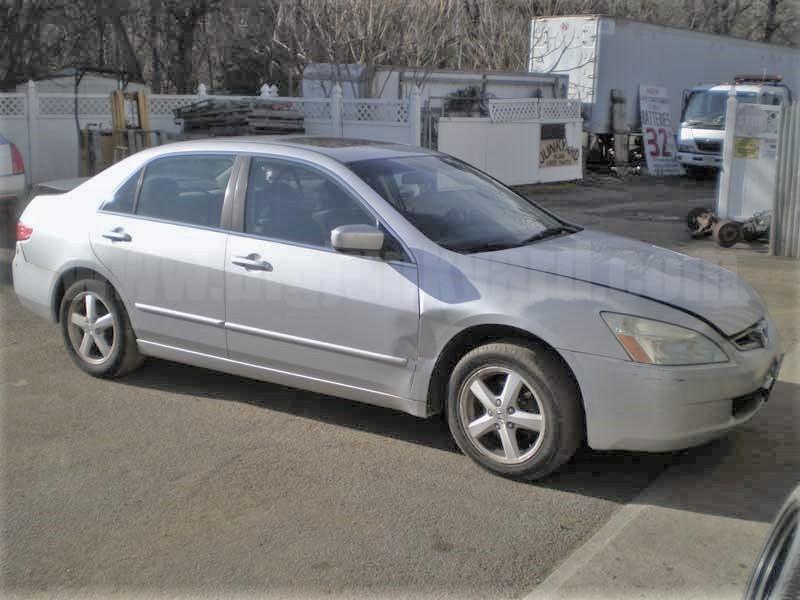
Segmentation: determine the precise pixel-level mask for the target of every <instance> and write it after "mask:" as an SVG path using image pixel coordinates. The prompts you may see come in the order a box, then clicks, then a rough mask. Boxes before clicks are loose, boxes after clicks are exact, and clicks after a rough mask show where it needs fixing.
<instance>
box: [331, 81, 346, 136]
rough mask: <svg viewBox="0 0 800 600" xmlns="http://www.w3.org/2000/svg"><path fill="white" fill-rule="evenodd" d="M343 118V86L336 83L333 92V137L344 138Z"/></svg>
mask: <svg viewBox="0 0 800 600" xmlns="http://www.w3.org/2000/svg"><path fill="white" fill-rule="evenodd" d="M342 118H343V115H342V86H340V85H339V84H338V83H336V85H334V86H333V91H332V92H331V135H332V136H333V137H343V136H344V124H343V123H342Z"/></svg>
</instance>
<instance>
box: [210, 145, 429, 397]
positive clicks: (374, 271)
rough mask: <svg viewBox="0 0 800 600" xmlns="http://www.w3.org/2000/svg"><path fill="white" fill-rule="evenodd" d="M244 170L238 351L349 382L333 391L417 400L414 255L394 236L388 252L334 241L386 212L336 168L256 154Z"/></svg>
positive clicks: (229, 266)
mask: <svg viewBox="0 0 800 600" xmlns="http://www.w3.org/2000/svg"><path fill="white" fill-rule="evenodd" d="M239 177H240V186H239V188H238V189H237V193H236V204H235V207H234V229H239V231H234V232H232V233H231V236H230V240H229V242H228V251H227V260H226V264H225V269H226V275H225V293H226V312H227V317H226V328H227V331H228V351H229V356H230V358H231V359H233V360H239V361H243V362H247V363H251V364H256V365H260V366H264V367H267V368H271V369H275V370H280V371H283V372H288V373H291V374H297V375H300V376H301V377H302V378H305V379H306V381H309V380H315V382H316V383H317V384H318V383H319V382H320V381H321V382H333V383H336V384H339V387H338V388H337V387H333V388H330V389H329V390H327V391H329V393H333V394H338V395H343V396H347V397H353V398H359V393H361V392H363V391H364V390H369V391H375V392H380V393H383V394H389V395H392V396H397V397H401V398H407V397H408V396H409V393H410V386H411V378H412V376H413V373H414V366H415V360H416V355H417V342H418V328H419V293H418V287H417V268H416V265H415V264H413V262H412V260H411V258H410V256H409V255H408V253H407V252H406V251H405V250H403V249H402V247H401V246H400V244H399V242H397V240H396V239H395V238H393V237H391V236H390V237H389V238H388V242H387V249H388V250H387V252H388V254H384V257H383V258H381V257H378V256H375V257H368V256H354V255H349V254H343V253H340V252H337V251H335V250H333V249H332V248H331V245H330V231H331V230H332V229H333V228H335V227H337V226H339V225H351V224H362V223H368V224H372V225H376V224H377V222H378V219H377V217H376V215H375V214H373V213H372V212H371V210H370V209H369V208H368V207H367V206H366V205H365V203H363V202H362V201H361V200H360V199H359V198H357V197H356V196H355V194H354V193H352V192H350V191H349V190H348V189H346V188H345V186H344V185H343V184H342V182H341V181H340V180H336V179H335V178H334V177H333V176H332V174H330V173H327V172H323V171H322V170H320V169H318V168H316V167H312V166H309V165H306V164H301V163H295V162H292V161H288V160H286V159H277V158H272V157H256V156H254V157H252V158H250V159H249V164H248V165H244V164H243V166H242V170H241V172H240V176H239ZM237 215H238V216H237ZM387 235H389V234H388V233H387ZM297 384H298V385H300V387H302V386H303V385H302V381H298V382H297ZM312 388H313V389H319V385H316V386H312ZM348 390H349V391H348Z"/></svg>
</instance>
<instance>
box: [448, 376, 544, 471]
mask: <svg viewBox="0 0 800 600" xmlns="http://www.w3.org/2000/svg"><path fill="white" fill-rule="evenodd" d="M458 403H459V404H458V409H459V417H460V419H461V425H462V426H463V429H464V432H465V433H466V434H467V438H468V439H469V441H470V442H471V443H472V444H473V445H474V446H475V448H476V449H477V450H478V451H479V452H480V453H481V454H483V455H485V456H486V457H488V458H490V459H492V460H493V461H496V462H499V463H502V464H508V465H514V464H519V463H522V462H525V461H526V460H528V459H529V458H530V457H531V456H533V455H534V454H536V452H537V451H538V450H539V448H540V447H541V445H542V441H543V440H544V431H545V414H544V410H543V408H542V403H541V402H540V400H539V399H538V397H537V396H536V393H535V392H534V390H533V386H531V384H530V383H529V382H528V381H527V380H526V379H525V377H524V376H523V375H521V374H520V373H518V372H517V371H515V370H513V369H509V368H507V367H503V366H499V365H498V366H486V367H483V368H480V369H478V370H477V371H475V372H474V373H472V374H471V375H470V376H469V377H468V378H467V379H466V380H465V381H464V384H463V385H462V386H461V391H460V393H459V399H458Z"/></svg>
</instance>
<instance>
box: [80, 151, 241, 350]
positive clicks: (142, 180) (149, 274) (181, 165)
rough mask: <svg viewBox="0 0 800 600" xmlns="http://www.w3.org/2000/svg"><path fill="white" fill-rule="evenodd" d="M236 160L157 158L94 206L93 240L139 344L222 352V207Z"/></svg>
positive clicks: (221, 156)
mask: <svg viewBox="0 0 800 600" xmlns="http://www.w3.org/2000/svg"><path fill="white" fill-rule="evenodd" d="M235 163H236V157H235V155H232V154H197V153H194V154H181V155H175V156H167V157H163V158H159V159H156V160H154V161H152V162H150V163H148V164H147V165H146V166H145V167H144V168H143V170H142V171H140V172H139V173H137V174H136V175H134V176H133V177H131V178H130V179H129V180H128V181H127V182H126V183H125V184H123V185H122V186H121V187H120V188H119V190H118V191H117V192H116V194H115V195H114V197H113V198H112V199H111V200H110V201H109V202H106V203H105V204H104V205H103V207H102V208H101V210H100V211H99V213H98V215H97V219H96V220H95V224H94V227H93V229H92V231H91V243H92V247H93V249H94V252H95V254H96V255H97V257H98V259H99V260H100V261H101V262H102V263H103V264H104V265H105V266H106V267H107V268H108V269H109V270H110V271H111V273H112V274H113V276H114V278H115V279H116V282H117V284H118V285H119V287H120V290H119V291H120V293H121V294H122V295H123V297H124V299H125V300H126V301H127V306H128V309H129V311H130V312H131V319H132V321H133V323H134V326H135V328H136V333H137V337H138V338H139V339H140V341H143V343H145V344H151V345H152V344H155V345H160V346H166V347H175V348H181V349H185V350H191V351H195V352H202V353H208V354H213V355H217V356H225V355H226V354H227V347H226V338H225V330H224V327H223V325H224V320H225V293H224V287H225V245H226V243H227V232H226V231H225V230H224V229H223V224H222V213H223V206H224V204H225V202H226V196H228V195H229V192H228V188H229V181H230V180H231V173H232V172H234V171H235V169H234V166H235Z"/></svg>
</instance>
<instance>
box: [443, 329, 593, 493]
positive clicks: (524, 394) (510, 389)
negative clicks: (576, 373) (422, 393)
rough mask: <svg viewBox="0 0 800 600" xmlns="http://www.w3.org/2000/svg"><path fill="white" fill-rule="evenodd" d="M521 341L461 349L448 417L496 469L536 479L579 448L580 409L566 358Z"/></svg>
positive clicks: (459, 438)
mask: <svg viewBox="0 0 800 600" xmlns="http://www.w3.org/2000/svg"><path fill="white" fill-rule="evenodd" d="M523 344H524V342H521V343H514V342H512V341H510V342H507V343H492V344H486V345H485V346H480V347H478V348H476V349H474V350H472V351H471V352H469V353H467V354H466V355H464V357H463V358H462V359H461V360H460V361H459V362H458V364H457V365H456V367H455V368H454V369H453V372H452V374H451V376H450V382H449V386H448V399H447V417H448V424H449V426H450V432H451V433H452V435H453V438H454V439H455V442H456V444H458V447H459V448H461V450H462V452H464V454H466V455H467V456H469V457H470V458H472V459H473V460H474V461H475V462H477V463H478V464H479V465H481V466H482V467H483V468H485V469H487V470H489V471H491V472H493V473H496V474H498V475H502V476H504V477H511V478H516V479H526V480H532V479H539V478H542V477H544V476H546V475H549V474H550V473H552V472H553V471H555V470H556V469H558V468H559V467H561V466H562V465H563V464H564V463H566V462H567V461H568V460H569V459H570V458H571V457H572V455H573V454H574V453H575V451H576V450H577V449H578V446H579V445H580V442H581V440H582V438H583V410H582V406H581V396H580V390H579V389H578V385H577V383H576V382H575V379H574V378H573V376H572V373H571V372H570V371H569V369H568V368H567V366H566V365H565V364H564V363H563V362H562V361H561V359H560V358H559V357H558V356H557V355H555V354H554V353H553V352H552V351H551V350H549V349H547V348H544V347H542V346H529V345H523Z"/></svg>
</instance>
